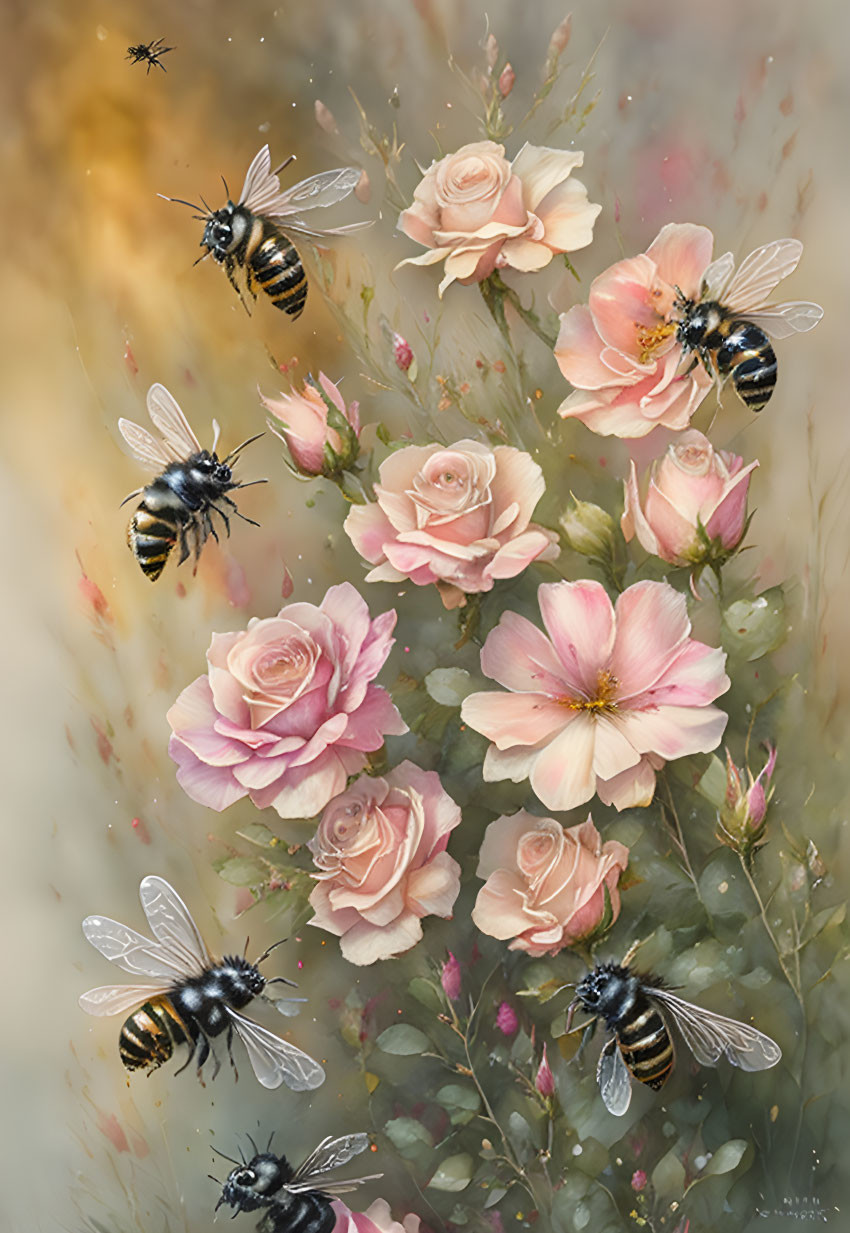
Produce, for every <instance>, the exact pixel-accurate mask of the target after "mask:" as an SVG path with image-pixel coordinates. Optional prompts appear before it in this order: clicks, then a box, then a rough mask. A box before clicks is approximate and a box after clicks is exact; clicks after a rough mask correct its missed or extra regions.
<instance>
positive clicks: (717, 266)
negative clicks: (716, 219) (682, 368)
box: [674, 240, 823, 411]
mask: <svg viewBox="0 0 850 1233" xmlns="http://www.w3.org/2000/svg"><path fill="white" fill-rule="evenodd" d="M802 252H803V245H802V244H801V243H800V241H799V240H774V242H773V243H772V244H765V245H763V246H762V247H761V248H757V249H756V250H755V251H754V252H752V253H750V255H749V257H747V259H746V260H745V261H743V262H742V263H741V265H740V266H739V268H738V270H737V272H734V273H733V270H734V259H733V257H732V254H731V253H725V254H724V255H723V256H722V257H719V258H718V259H717V261H714V262H712V264H711V265H710V266H709V267H708V269H707V270H706V272H705V274H704V276H703V283H702V293H701V295H700V298H699V299H698V300H689V299H688V298H687V296H685V295H684V294H683V293H682V291H681V290H680V289H679V288H678V287H677V288H676V291H677V293H678V297H679V298H678V299H677V300H676V302H675V304H674V312H675V313H676V314H677V319H676V339H677V341H678V342H679V343H680V344H681V346H682V347H683V349H684V352H685V355H686V356H687V355H688V354H689V353H691V352H695V353H696V355H697V356H698V357H699V359H700V361H701V362H702V365H703V367H704V368H705V370H706V372H707V373H708V374H709V376H711V377H714V379H715V380H716V381H717V383H718V385H722V384H723V382H724V381H725V380H726V379H727V378H728V377H730V376H731V378H732V384H733V385H734V386H735V392H736V393H737V395H738V397H739V398H740V399H741V401H742V402H743V404H744V406H746V407H749V408H750V410H751V411H761V409H762V407H763V406H764V405H765V404H766V403H767V401H768V399H769V398H770V396H771V394H772V393H773V391H774V388H775V386H776V353H775V351H774V350H773V347H772V345H771V342H770V339H771V338H778V339H782V338H788V337H789V336H790V335H791V334H795V333H805V331H806V330H811V329H813V328H814V326H816V325H817V323H818V322H819V321H820V319H821V317H822V316H823V309H822V308H821V307H820V306H819V305H818V304H812V303H809V301H807V300H792V301H789V302H787V303H784V304H768V303H767V297H768V296H769V295H770V293H771V292H772V291H773V290H774V288H775V287H776V286H777V284H778V283H780V282H781V281H782V279H783V278H786V277H787V276H788V275H789V274H791V273H792V272H793V271H794V270H795V269H796V268H797V263H798V262H799V260H800V257H801V255H802ZM693 363H696V360H694V361H693Z"/></svg>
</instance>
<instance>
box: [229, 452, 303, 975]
mask: <svg viewBox="0 0 850 1233" xmlns="http://www.w3.org/2000/svg"><path fill="white" fill-rule="evenodd" d="M228 457H229V455H228ZM288 941H289V938H280V939H279V940H278V941H277V942H272V944H271V946H270V947H269V948H268V950H264V951H263V953H262V954H261V955H260V957H259V959H255V960H254V963H255V964H259V963H262V962H263V960H265V959H268V957H269V955H270V954H271V953H272V951H273V950H276V949H277V948H278V946H283V944H284V942H288Z"/></svg>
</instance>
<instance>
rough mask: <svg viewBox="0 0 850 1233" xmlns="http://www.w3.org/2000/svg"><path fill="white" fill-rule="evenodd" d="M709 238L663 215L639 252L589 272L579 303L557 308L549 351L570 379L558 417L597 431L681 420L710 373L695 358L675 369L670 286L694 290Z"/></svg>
mask: <svg viewBox="0 0 850 1233" xmlns="http://www.w3.org/2000/svg"><path fill="white" fill-rule="evenodd" d="M713 244H714V238H713V236H712V234H711V232H710V231H709V230H708V228H707V227H697V226H695V225H694V224H692V223H668V224H667V226H666V227H662V229H661V231H660V232H659V233H658V235H657V236H656V238H655V239H654V240H653V242H652V244H650V246H649V248H648V249H647V251H646V252H645V253H642V254H641V255H640V256H639V257H628V258H626V260H624V261H618V262H617V263H616V264H615V265H612V266H610V267H609V268H608V269H607V270H605V271H604V272H603V273H602V274H600V275H599V277H598V278H595V279H594V280H593V282H592V283H591V286H590V296H589V299H588V303H587V304H586V305H584V304H579V305H576V306H575V307H574V308H571V309H570V310H569V312H567V313H564V314H563V315H562V317H561V331H560V334H559V335H558V341H557V343H556V345H555V359H556V360H557V361H558V366H559V368H560V369H561V372H562V373H563V374H564V376H565V377H566V379H567V380H568V381H569V383H570V385H572V386H573V387H574V393H572V394H570V396H569V397H568V398H567V399H565V400H564V402H562V403H561V406H560V407H559V409H558V410H559V413H560V414H561V415H562V416H563V417H564V418H568V417H570V416H572V417H575V418H576V419H580V420H581V421H582V423H584V424H586V425H587V427H588V428H590V429H591V430H592V431H593V432H598V433H600V434H601V435H602V436H615V437H644V436H646V434H647V433H649V432H652V430H653V428H656V427H658V425H659V424H663V425H664V426H665V427H667V428H673V429H680V428H687V426H688V423H689V422H690V418H691V416H692V415H693V413H694V411H695V410H696V409H697V407H698V406H699V404H700V403H701V402H702V400H703V398H704V397H705V395H706V394H707V393H708V391H709V389H710V388H711V378H710V377H709V376H708V375H707V374H706V372H705V370H704V368H703V366H702V364H696V365H695V366H694V367H693V368H692V369H691V370H690V372H688V373H686V374H681V373H677V370H678V369H679V367H680V364H681V362H682V347H681V345H680V344H679V343H678V342H677V341H676V324H675V322H674V321H671V320H670V316H671V312H672V308H673V302H674V300H675V299H676V286H678V287H679V288H680V289H681V291H682V292H683V293H684V295H685V296H687V297H690V298H693V299H698V298H699V292H700V288H701V284H702V276H703V274H704V273H705V270H706V269H707V267H708V265H709V264H710V262H711V250H712V247H713Z"/></svg>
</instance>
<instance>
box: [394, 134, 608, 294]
mask: <svg viewBox="0 0 850 1233" xmlns="http://www.w3.org/2000/svg"><path fill="white" fill-rule="evenodd" d="M583 162H584V154H583V153H582V152H581V151H579V150H554V149H549V148H548V147H546V146H532V145H529V144H528V143H526V144H525V145H524V146H523V147H522V149H521V150H520V152H519V154H517V156H516V158H515V159H514V160H513V162H512V163H509V162H508V160H507V159H506V158H505V147H504V146H500V145H497V144H496V143H495V142H494V141H475V142H472V143H471V144H470V145H466V146H463V147H462V148H461V149H460V150H457V151H456V152H455V153H454V154H447V155H446V156H445V157H444V158H441V159H440V160H439V161H438V162H434V163H432V164H431V166H430V167H429V168H428V170H427V171H426V173H425V177H424V179H423V180H422V181H421V183H420V184H419V185H418V187H417V188H416V191H415V192H414V194H413V197H414V201H413V205H412V206H411V207H410V209H408V210H404V211H403V213H402V214H401V216H400V217H399V220H398V225H399V227H400V228H401V230H402V231H404V232H405V233H406V234H407V235H408V236H410V238H411V239H412V240H416V241H417V243H419V244H423V245H425V246H426V247H427V248H428V249H429V250H430V251H429V252H427V253H422V255H421V256H419V257H408V258H407V259H406V261H402V262H401V263H400V264H401V265H408V264H411V265H434V264H436V263H438V262H440V261H443V262H445V265H444V271H445V273H444V277H443V281H442V282H441V283H440V289H439V291H440V295H442V294H443V292H444V291H445V289H446V287H448V286H449V285H450V284H451V283H452V282H454V281H455V279H457V280H458V281H459V282H462V283H477V282H481V281H482V280H483V279H485V278H488V277H489V276H490V275H491V274H492V273H493V271H494V270H496V269H503V268H504V267H505V266H511V267H512V268H513V269H515V270H523V271H529V270H540V269H542V268H543V267H544V266H545V265H548V264H549V262H550V261H551V260H552V257H553V256H554V254H555V253H565V252H574V251H575V250H576V249H579V248H586V247H587V245H588V244H590V242H591V240H592V239H593V224H594V222H595V221H596V216H597V215H598V214H599V211H600V210H601V209H602V207H601V206H599V205H592V204H591V203H590V202H589V201H588V199H587V189H586V188H585V187H584V185H583V184H582V183H581V182H580V181H579V180H576V179H574V178H573V176H572V174H571V173H572V172H573V171H574V170H575V168H576V167H580V166H581V165H582V163H583Z"/></svg>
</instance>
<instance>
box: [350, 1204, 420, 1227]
mask: <svg viewBox="0 0 850 1233" xmlns="http://www.w3.org/2000/svg"><path fill="white" fill-rule="evenodd" d="M331 1207H332V1208H333V1209H334V1211H335V1212H336V1224H335V1225H334V1227H333V1230H332V1233H419V1227H420V1224H421V1221H420V1219H419V1217H418V1216H414V1215H412V1214H411V1215H409V1216H405V1217H404V1219H403V1220H402V1222H401V1223H399V1222H398V1221H397V1220H393V1216H392V1212H391V1211H390V1205H389V1203H387V1201H386V1199H376V1200H375V1202H374V1203H372V1204H371V1206H369V1207H367V1208H366V1211H365V1212H352V1211H351V1210H350V1208H348V1207H346V1206H345V1204H344V1203H343V1202H342V1200H341V1199H335V1200H334V1201H333V1203H332V1204H331Z"/></svg>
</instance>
